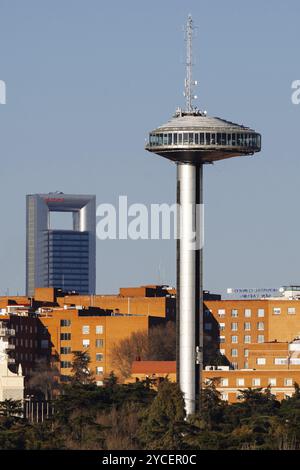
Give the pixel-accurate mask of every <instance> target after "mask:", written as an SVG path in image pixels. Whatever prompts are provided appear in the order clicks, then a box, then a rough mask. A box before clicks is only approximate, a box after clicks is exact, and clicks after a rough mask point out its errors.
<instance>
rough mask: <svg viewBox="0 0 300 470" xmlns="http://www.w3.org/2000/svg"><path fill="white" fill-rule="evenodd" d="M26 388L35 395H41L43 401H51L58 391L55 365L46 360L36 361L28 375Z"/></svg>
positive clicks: (57, 375) (57, 373)
mask: <svg viewBox="0 0 300 470" xmlns="http://www.w3.org/2000/svg"><path fill="white" fill-rule="evenodd" d="M27 387H28V388H29V389H30V390H32V391H33V392H35V393H37V394H39V393H41V394H42V395H43V396H44V398H45V400H52V399H53V396H54V393H55V391H59V389H60V386H59V371H58V369H57V367H56V365H55V364H54V363H49V361H48V360H47V359H46V358H40V359H38V360H37V361H36V362H35V366H34V369H33V370H32V371H31V373H30V375H29V380H28V384H27Z"/></svg>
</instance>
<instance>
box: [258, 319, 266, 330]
mask: <svg viewBox="0 0 300 470" xmlns="http://www.w3.org/2000/svg"><path fill="white" fill-rule="evenodd" d="M257 329H258V330H259V331H263V330H264V329H265V324H264V322H263V321H259V322H258V323H257Z"/></svg>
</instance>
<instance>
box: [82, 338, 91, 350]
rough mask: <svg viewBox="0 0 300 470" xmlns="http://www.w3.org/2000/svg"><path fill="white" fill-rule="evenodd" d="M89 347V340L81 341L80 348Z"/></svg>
mask: <svg viewBox="0 0 300 470" xmlns="http://www.w3.org/2000/svg"><path fill="white" fill-rule="evenodd" d="M89 345H90V340H89V339H83V340H82V346H83V347H84V348H88V347H89Z"/></svg>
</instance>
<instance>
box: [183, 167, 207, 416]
mask: <svg viewBox="0 0 300 470" xmlns="http://www.w3.org/2000/svg"><path fill="white" fill-rule="evenodd" d="M202 203H203V165H202V164H200V165H197V164H193V163H177V204H178V207H179V208H180V215H179V217H180V224H179V230H178V231H179V235H180V236H179V238H178V240H177V309H176V310H177V345H178V347H177V355H176V356H177V357H176V361H177V381H178V383H179V384H180V389H181V391H182V392H183V394H184V397H185V405H186V412H187V414H193V413H194V411H195V408H196V399H197V396H198V394H199V389H200V377H201V371H202V365H203V364H202V362H203V361H202V358H203V354H202V351H203V335H202V318H203V299H202V295H203V294H202V292H203V278H202V243H201V241H202V240H201V238H202V237H201V229H202V227H200V225H199V224H201V223H202V220H201V207H202ZM192 233H195V234H196V237H197V238H198V240H197V239H196V243H198V246H194V247H192V246H191V234H192Z"/></svg>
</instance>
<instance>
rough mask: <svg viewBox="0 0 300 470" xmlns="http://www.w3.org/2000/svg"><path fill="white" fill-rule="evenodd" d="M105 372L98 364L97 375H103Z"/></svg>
mask: <svg viewBox="0 0 300 470" xmlns="http://www.w3.org/2000/svg"><path fill="white" fill-rule="evenodd" d="M102 374H103V367H102V366H97V367H96V375H102Z"/></svg>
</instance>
